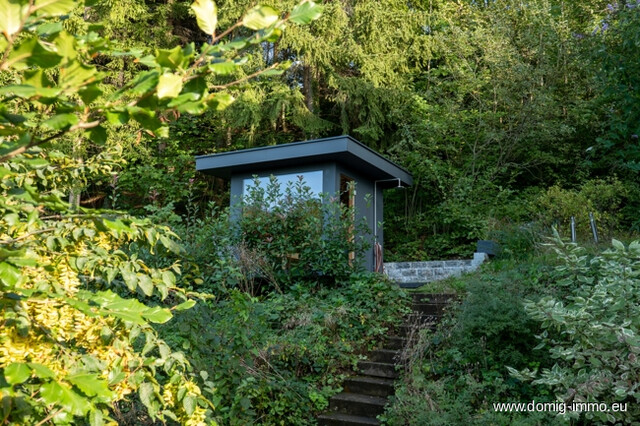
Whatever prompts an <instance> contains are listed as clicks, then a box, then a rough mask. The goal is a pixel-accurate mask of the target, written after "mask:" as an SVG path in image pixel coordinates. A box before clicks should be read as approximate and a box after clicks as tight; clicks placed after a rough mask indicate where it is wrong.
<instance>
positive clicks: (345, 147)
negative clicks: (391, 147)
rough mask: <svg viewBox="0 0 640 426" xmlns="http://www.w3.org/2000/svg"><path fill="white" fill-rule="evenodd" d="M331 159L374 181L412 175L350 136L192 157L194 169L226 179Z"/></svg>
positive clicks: (407, 182)
mask: <svg viewBox="0 0 640 426" xmlns="http://www.w3.org/2000/svg"><path fill="white" fill-rule="evenodd" d="M332 161H335V162H337V163H341V164H342V165H344V166H346V167H348V168H350V169H353V170H355V171H357V172H359V173H361V174H362V175H364V176H365V177H368V178H370V179H371V180H374V181H384V180H391V179H400V182H401V184H402V185H403V186H409V185H412V184H413V177H412V176H411V173H409V172H408V171H407V170H406V169H404V168H402V167H400V166H398V165H397V164H395V163H393V162H391V161H389V160H388V159H386V158H385V157H383V156H382V155H380V154H378V153H377V152H375V151H374V150H372V149H371V148H369V147H367V146H365V145H363V144H362V143H360V142H358V141H357V140H355V139H354V138H352V137H351V136H336V137H331V138H324V139H314V140H308V141H302V142H293V143H288V144H283V145H274V146H266V147H260V148H252V149H243V150H239V151H229V152H223V153H220V154H209V155H200V156H197V157H196V170H198V171H201V172H203V173H207V174H211V175H214V176H218V177H222V178H230V177H231V175H232V174H238V173H248V172H256V173H258V172H260V171H262V170H272V169H277V168H285V167H295V166H300V165H308V164H314V163H323V162H332ZM391 183H392V182H391Z"/></svg>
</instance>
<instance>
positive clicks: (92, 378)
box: [65, 373, 114, 400]
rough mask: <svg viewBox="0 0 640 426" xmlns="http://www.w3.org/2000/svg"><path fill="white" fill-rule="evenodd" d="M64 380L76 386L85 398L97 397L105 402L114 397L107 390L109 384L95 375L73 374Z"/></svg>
mask: <svg viewBox="0 0 640 426" xmlns="http://www.w3.org/2000/svg"><path fill="white" fill-rule="evenodd" d="M65 379H66V380H67V381H68V382H69V383H72V384H74V385H75V386H77V387H78V389H80V390H81V391H82V392H83V393H84V394H85V395H87V396H98V397H100V398H104V399H106V400H111V399H112V398H113V397H114V393H113V392H112V391H111V390H110V389H109V383H107V381H106V380H103V379H101V378H100V377H99V376H98V375H97V374H91V373H86V374H73V375H69V376H67V377H66V378H65Z"/></svg>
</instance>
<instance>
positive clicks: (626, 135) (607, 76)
mask: <svg viewBox="0 0 640 426" xmlns="http://www.w3.org/2000/svg"><path fill="white" fill-rule="evenodd" d="M610 6H611V7H608V8H607V15H606V16H605V17H604V19H603V20H602V22H600V23H598V26H597V27H596V29H595V31H594V32H595V33H596V36H595V40H594V49H593V54H592V57H591V59H592V62H591V63H592V64H593V65H592V66H595V67H597V69H598V70H599V72H598V77H599V78H598V83H599V84H600V85H601V90H602V96H601V97H600V99H599V101H600V103H601V105H602V106H603V115H604V120H603V124H604V126H605V129H604V132H603V133H602V134H601V135H600V136H599V137H598V138H597V139H596V143H595V144H594V145H593V148H594V155H593V157H592V159H593V161H594V163H596V164H597V165H599V166H600V167H605V168H606V167H613V168H615V169H618V170H622V171H632V175H635V176H636V177H637V172H638V171H640V144H639V143H638V135H639V134H640V125H639V124H638V123H639V122H640V107H638V99H639V98H640V82H638V78H637V75H638V73H639V72H640V60H639V59H638V55H637V54H636V52H637V46H638V43H640V39H639V38H638V37H639V36H638V32H637V31H636V29H637V27H638V23H640V9H638V4H637V2H634V1H631V0H629V1H626V2H620V3H612V4H611V5H610Z"/></svg>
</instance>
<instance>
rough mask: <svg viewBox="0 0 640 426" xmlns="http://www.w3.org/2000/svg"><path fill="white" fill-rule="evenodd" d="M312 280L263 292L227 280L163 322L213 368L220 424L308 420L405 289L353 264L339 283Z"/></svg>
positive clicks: (173, 337) (197, 361) (379, 330)
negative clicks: (219, 292)
mask: <svg viewBox="0 0 640 426" xmlns="http://www.w3.org/2000/svg"><path fill="white" fill-rule="evenodd" d="M311 284H312V285H309V283H297V284H295V285H292V286H291V287H290V289H289V291H288V292H286V293H271V294H269V295H268V296H266V297H264V298H263V299H259V298H255V297H252V296H251V295H249V294H247V293H245V292H242V291H240V290H238V289H231V290H230V291H229V293H228V297H225V298H223V299H222V300H217V301H209V302H207V305H204V304H199V305H198V306H196V307H194V308H193V309H192V310H189V311H185V312H181V313H179V314H178V315H176V321H172V322H171V323H167V324H166V325H165V326H163V333H162V335H163V336H164V337H165V338H166V339H167V341H168V342H170V343H171V344H172V345H173V346H174V347H180V348H183V349H184V350H185V351H186V352H187V354H188V357H189V359H190V360H191V361H192V363H193V365H194V367H195V368H196V369H201V370H206V371H208V372H209V373H210V374H208V379H207V386H208V387H209V388H215V395H214V397H213V402H214V404H215V406H216V415H217V416H218V418H217V420H218V421H220V422H221V423H222V424H255V423H261V424H301V425H302V424H313V423H314V419H313V416H314V415H315V414H316V413H317V412H319V411H321V410H323V409H324V408H326V405H327V401H328V399H329V397H330V396H331V395H332V394H334V393H337V392H339V391H340V387H339V385H340V382H341V379H342V377H344V374H345V372H346V371H347V370H348V369H350V367H351V366H352V365H354V363H355V362H356V361H357V359H358V354H359V353H361V352H362V351H364V350H365V349H366V348H367V347H369V346H370V345H372V344H374V343H375V342H376V341H377V340H379V339H380V338H382V336H383V335H384V334H385V332H386V330H387V328H388V327H390V326H393V325H394V324H395V325H397V324H398V323H399V322H400V321H401V318H402V314H403V313H404V312H405V310H406V308H405V306H406V305H407V300H406V296H405V295H404V292H403V291H402V290H401V289H399V288H398V287H397V286H396V285H394V284H391V283H389V282H386V281H384V280H382V279H381V276H380V275H377V274H354V275H352V276H351V277H350V278H349V279H348V280H347V282H345V283H344V284H343V286H342V287H341V288H340V289H339V290H336V289H332V288H327V287H319V288H318V287H315V285H313V283H311Z"/></svg>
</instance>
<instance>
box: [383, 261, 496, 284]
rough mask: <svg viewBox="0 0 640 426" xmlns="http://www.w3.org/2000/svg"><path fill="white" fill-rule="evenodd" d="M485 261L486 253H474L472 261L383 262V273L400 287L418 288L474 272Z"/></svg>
mask: <svg viewBox="0 0 640 426" xmlns="http://www.w3.org/2000/svg"><path fill="white" fill-rule="evenodd" d="M486 259H487V254H486V253H474V254H473V259H465V260H432V261H427V262H385V264H384V272H385V274H386V275H387V276H388V277H389V278H390V279H391V280H393V281H395V282H397V283H398V284H399V285H400V286H401V287H420V286H421V285H423V284H425V283H429V282H432V281H438V280H443V279H445V278H449V277H453V276H460V275H462V274H464V273H467V272H472V271H475V270H476V269H478V267H479V266H480V265H481V264H482V263H483V262H484V261H485V260H486Z"/></svg>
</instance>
